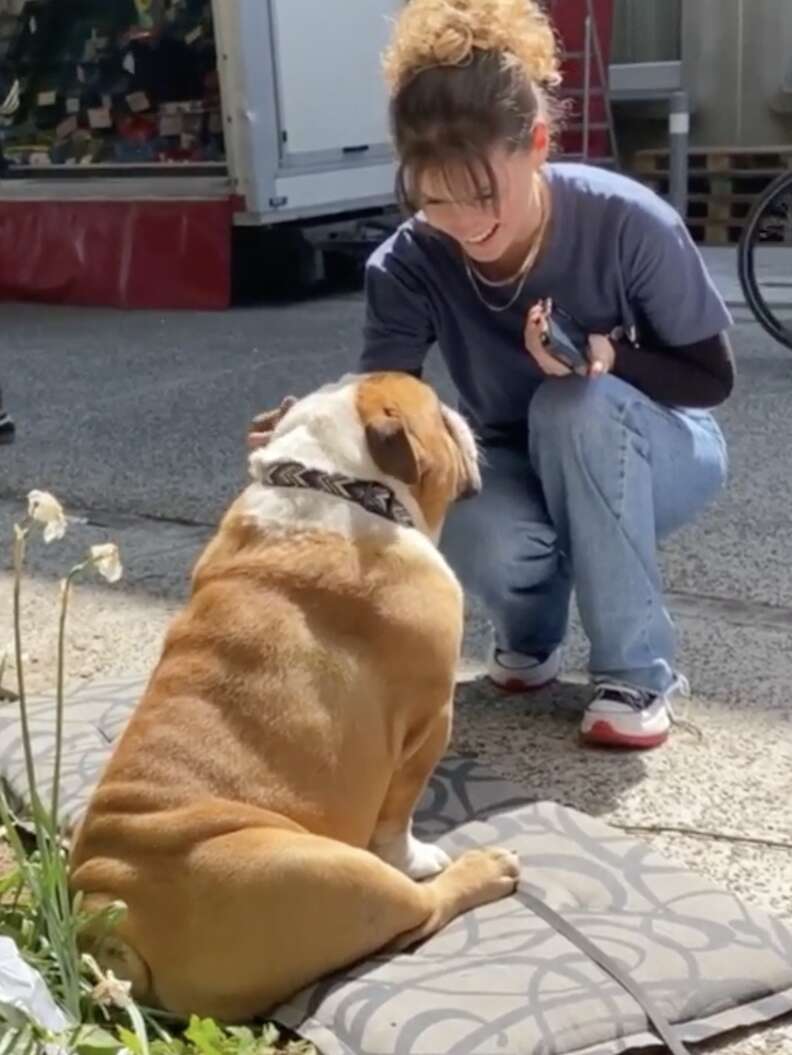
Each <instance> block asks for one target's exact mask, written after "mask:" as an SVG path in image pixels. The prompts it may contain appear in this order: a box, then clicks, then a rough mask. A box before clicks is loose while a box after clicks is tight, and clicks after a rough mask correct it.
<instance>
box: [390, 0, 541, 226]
mask: <svg viewBox="0 0 792 1055" xmlns="http://www.w3.org/2000/svg"><path fill="white" fill-rule="evenodd" d="M383 66H384V71H385V76H386V78H387V80H388V82H389V84H390V87H391V103H390V119H391V130H392V134H393V140H394V145H395V147H396V152H397V154H398V157H399V168H398V174H397V194H398V197H399V200H400V201H401V203H402V205H403V206H404V207H405V208H406V210H407V211H415V210H416V209H417V208H418V207H419V206H418V204H417V200H418V198H419V197H420V195H419V194H418V193H417V191H418V188H419V185H420V183H421V178H422V175H423V174H424V173H425V172H426V171H427V170H430V169H431V170H435V171H438V172H440V174H441V175H442V177H443V179H444V180H445V183H446V185H447V186H448V187H449V188H450V189H451V191H452V192H453V189H454V186H455V185H456V186H457V187H461V186H464V188H465V190H464V193H466V194H470V193H472V194H473V196H474V197H477V198H482V199H483V198H487V199H490V200H493V201H497V197H498V188H497V185H496V180H495V176H494V171H493V168H492V163H491V160H490V159H491V156H492V151H493V148H495V147H505V148H506V149H508V150H517V149H520V148H527V147H528V146H529V145H530V143H531V139H532V135H533V130H534V128H535V125H536V121H537V118H542V119H543V120H545V121H546V123H547V124H548V126H549V127H550V132H551V134H552V132H553V128H554V124H555V118H556V116H557V115H560V111H559V110H558V108H557V106H556V105H555V103H554V99H553V94H552V92H553V89H554V88H555V86H556V85H558V84H559V83H560V81H561V77H560V73H559V51H558V46H557V42H556V37H555V33H554V31H553V28H552V26H551V24H550V21H549V19H548V17H547V15H546V14H545V13H544V11H543V9H542V8H541V7H540V5H539V3H538V2H537V0H407V3H406V6H405V7H404V9H403V10H402V12H401V14H400V16H399V18H398V19H397V20H396V25H395V28H394V34H393V38H392V40H391V44H390V47H389V48H388V49H387V51H386V52H385V55H384V56H383Z"/></svg>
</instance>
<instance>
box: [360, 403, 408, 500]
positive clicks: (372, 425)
mask: <svg viewBox="0 0 792 1055" xmlns="http://www.w3.org/2000/svg"><path fill="white" fill-rule="evenodd" d="M366 442H367V443H368V449H369V453H370V454H371V457H372V459H373V460H374V464H375V465H376V466H377V468H378V469H380V470H381V471H382V472H384V473H387V475H388V476H393V477H395V478H396V479H397V480H401V481H402V483H405V484H417V483H418V480H419V478H420V472H419V468H418V458H417V456H416V453H415V448H414V447H413V443H412V440H411V439H410V437H409V435H408V433H407V429H406V428H405V425H404V422H403V421H402V419H401V418H400V417H398V416H397V415H396V414H395V413H394V412H390V413H389V412H388V411H387V410H386V411H383V412H382V413H380V414H377V416H376V417H374V418H372V419H371V420H370V421H369V422H368V423H367V424H366Z"/></svg>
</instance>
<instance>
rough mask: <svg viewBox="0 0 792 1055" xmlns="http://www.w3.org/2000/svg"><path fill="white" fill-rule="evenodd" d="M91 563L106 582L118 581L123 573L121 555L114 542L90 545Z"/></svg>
mask: <svg viewBox="0 0 792 1055" xmlns="http://www.w3.org/2000/svg"><path fill="white" fill-rule="evenodd" d="M90 554H91V563H92V564H93V566H94V567H95V568H96V570H97V571H98V572H99V574H100V575H101V576H102V578H104V579H107V581H108V582H118V580H119V579H120V578H121V576H122V575H123V574H124V568H123V565H122V564H121V555H120V554H119V552H118V546H116V544H115V542H104V543H102V545H100V546H91V549H90Z"/></svg>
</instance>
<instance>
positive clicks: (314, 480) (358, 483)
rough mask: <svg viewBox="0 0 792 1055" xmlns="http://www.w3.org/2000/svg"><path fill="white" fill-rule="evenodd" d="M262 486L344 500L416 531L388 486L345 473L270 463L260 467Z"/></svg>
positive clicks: (286, 463)
mask: <svg viewBox="0 0 792 1055" xmlns="http://www.w3.org/2000/svg"><path fill="white" fill-rule="evenodd" d="M260 479H261V483H263V484H268V485H269V486H270V487H294V488H298V489H301V490H304V491H321V492H322V494H326V495H333V496H334V497H335V498H343V499H344V500H345V501H347V502H354V504H355V505H358V506H360V507H361V508H362V509H365V510H366V512H367V513H374V514H375V516H379V517H384V519H385V520H392V521H393V523H394V524H399V525H401V526H402V527H409V528H412V527H415V522H414V520H413V518H412V516H410V513H409V512H408V511H407V508H406V507H405V506H404V505H403V504H402V503H401V502H400V501H399V499H398V498H397V497H396V495H395V494H394V493H393V491H392V490H391V489H390V487H388V486H387V485H386V484H382V483H379V482H378V481H376V480H356V479H355V478H354V477H353V476H344V474H343V473H326V472H323V471H322V470H321V469H310V468H309V467H308V466H307V465H303V464H302V463H301V462H286V461H281V462H269V463H268V464H266V465H263V466H262V467H261V477H260Z"/></svg>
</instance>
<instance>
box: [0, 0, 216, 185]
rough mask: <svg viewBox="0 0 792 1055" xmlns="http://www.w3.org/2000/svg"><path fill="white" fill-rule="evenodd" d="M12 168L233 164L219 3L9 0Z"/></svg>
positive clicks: (8, 155)
mask: <svg viewBox="0 0 792 1055" xmlns="http://www.w3.org/2000/svg"><path fill="white" fill-rule="evenodd" d="M0 142H1V143H2V161H1V162H0V165H2V173H0V174H2V175H4V176H6V177H9V176H13V175H14V173H15V172H16V171H24V170H28V169H29V168H30V167H33V166H35V167H36V168H37V169H45V168H50V169H61V167H62V166H86V167H88V166H90V167H94V168H96V169H97V170H107V169H108V167H110V168H113V167H116V166H129V165H152V164H162V165H180V166H184V165H207V164H213V163H222V162H223V160H224V148H223V122H222V116H221V111H220V89H219V81H218V76H217V56H216V51H215V41H214V29H213V21H212V6H211V2H210V0H0Z"/></svg>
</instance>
